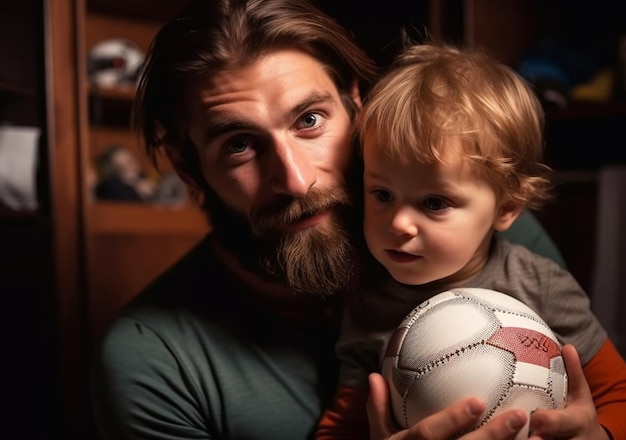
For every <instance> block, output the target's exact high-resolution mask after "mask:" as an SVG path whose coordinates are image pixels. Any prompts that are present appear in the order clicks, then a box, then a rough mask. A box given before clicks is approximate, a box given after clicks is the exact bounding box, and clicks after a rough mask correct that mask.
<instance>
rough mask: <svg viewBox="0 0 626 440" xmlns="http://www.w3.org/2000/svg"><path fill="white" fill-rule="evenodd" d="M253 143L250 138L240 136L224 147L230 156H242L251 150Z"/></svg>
mask: <svg viewBox="0 0 626 440" xmlns="http://www.w3.org/2000/svg"><path fill="white" fill-rule="evenodd" d="M251 146H252V141H251V139H250V138H249V137H245V136H240V137H236V138H234V139H231V140H230V141H228V142H227V143H226V144H225V145H224V150H225V151H226V152H227V153H228V154H241V153H243V152H245V151H246V150H247V149H249V148H251Z"/></svg>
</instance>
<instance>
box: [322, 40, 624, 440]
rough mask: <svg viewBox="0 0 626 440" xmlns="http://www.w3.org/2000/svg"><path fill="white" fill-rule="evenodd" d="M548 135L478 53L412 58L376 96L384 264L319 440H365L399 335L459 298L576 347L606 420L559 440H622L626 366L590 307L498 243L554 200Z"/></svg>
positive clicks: (370, 207) (532, 99)
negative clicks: (460, 291)
mask: <svg viewBox="0 0 626 440" xmlns="http://www.w3.org/2000/svg"><path fill="white" fill-rule="evenodd" d="M543 123H544V121H543V110H542V107H541V104H540V103H539V101H538V99H537V97H536V96H535V94H534V93H533V91H532V90H531V89H530V88H529V87H528V86H527V84H526V83H525V82H524V81H523V80H522V79H521V77H520V76H518V75H517V74H516V73H515V72H514V71H513V70H511V69H509V68H508V67H506V66H504V65H502V64H500V63H498V62H497V61H496V60H495V59H493V58H490V57H488V56H487V55H485V54H483V53H480V52H478V51H469V50H462V49H460V48H454V47H451V46H439V45H434V44H424V45H416V46H412V47H410V48H408V49H407V50H406V51H405V52H404V53H403V54H402V55H401V56H400V57H399V58H398V59H397V60H396V62H395V64H394V65H393V66H392V67H391V69H390V71H389V72H388V73H387V75H386V76H385V77H384V78H383V79H382V80H381V81H380V83H378V84H377V85H376V86H375V88H374V89H373V90H372V92H371V94H370V95H369V97H368V100H367V101H366V103H365V106H364V108H363V111H362V112H361V114H360V116H359V121H358V123H357V128H356V132H357V137H358V138H359V139H360V141H361V144H362V148H363V161H364V193H363V194H364V216H365V217H364V236H365V242H366V244H367V247H368V248H369V251H370V252H371V255H372V256H373V257H374V258H375V259H376V260H377V263H376V262H373V263H374V266H373V269H372V270H369V271H367V273H366V275H365V280H364V281H365V282H364V284H363V286H365V289H363V290H362V291H361V292H359V293H356V294H354V295H352V296H351V297H349V298H348V299H347V303H346V304H347V305H346V310H345V315H344V322H343V325H342V334H341V337H340V339H339V342H338V344H337V354H338V356H339V358H340V359H341V361H342V369H341V377H340V385H339V390H338V392H337V395H336V400H335V403H334V404H333V406H332V407H331V408H330V409H329V410H328V411H327V412H326V414H325V416H324V418H323V419H322V422H321V424H320V429H319V431H318V438H339V437H341V438H359V437H360V438H363V435H364V432H365V433H367V419H366V417H365V412H364V408H365V399H366V398H367V395H368V388H367V385H368V375H369V373H371V372H376V371H379V370H380V367H381V364H382V359H383V356H384V352H385V349H386V345H387V342H388V340H389V338H390V336H391V334H392V333H393V331H394V330H395V328H396V326H397V325H398V324H399V323H400V321H401V320H402V318H403V317H404V316H405V315H406V314H407V313H408V312H410V311H411V310H412V309H413V308H414V307H415V306H416V305H418V304H419V303H421V302H423V301H424V300H426V299H428V298H429V297H431V296H433V295H435V294H437V293H439V292H442V291H444V290H448V289H450V288H454V287H483V288H488V289H493V290H497V291H501V292H504V293H507V294H509V295H511V296H513V297H515V298H517V299H519V300H521V301H522V302H524V303H526V304H527V305H529V306H530V307H531V308H533V309H534V310H535V311H537V313H539V314H540V315H541V316H542V317H543V318H544V319H545V321H546V322H547V323H548V324H549V325H550V327H551V328H552V330H553V331H554V332H555V334H556V335H557V336H558V337H559V339H560V341H561V342H562V343H563V344H572V345H574V346H575V347H576V349H577V351H578V353H579V355H580V359H581V362H582V365H583V370H584V373H585V378H586V380H587V382H588V384H589V386H590V388H591V392H592V395H593V399H594V403H595V407H596V411H597V418H596V417H590V418H588V419H586V420H581V421H580V424H579V426H577V427H576V430H577V431H576V432H563V433H562V435H559V437H563V438H566V437H567V438H573V437H574V436H577V437H576V438H594V439H602V438H604V439H608V438H613V439H619V438H622V439H623V438H626V418H624V417H623V414H626V364H625V363H624V360H623V359H622V357H621V356H620V355H619V354H618V352H617V351H616V349H615V347H614V346H613V344H612V343H611V341H610V340H609V339H608V338H607V334H606V332H605V330H604V329H603V328H602V326H601V325H600V323H599V322H598V320H597V319H596V317H595V316H594V315H593V314H592V312H591V310H590V307H589V306H590V303H589V299H588V296H587V294H586V293H585V292H584V291H583V289H582V288H581V287H580V286H579V285H578V283H577V282H576V280H575V279H574V278H573V276H572V275H571V274H570V273H569V272H567V271H566V270H564V269H563V268H562V267H560V266H559V265H558V264H556V263H554V262H553V261H552V260H549V259H546V258H544V257H540V256H538V255H535V254H533V253H531V252H530V251H528V250H527V249H526V248H524V247H521V246H519V245H514V244H512V243H510V242H508V241H506V240H505V239H503V238H501V237H500V236H499V235H498V234H497V233H496V232H497V231H505V230H506V229H507V228H509V226H510V225H511V224H512V223H513V221H514V220H515V219H516V218H517V217H518V215H519V214H520V212H521V211H522V210H523V209H524V208H525V207H528V208H531V209H532V208H538V207H540V206H541V204H542V203H543V202H545V201H546V200H547V199H548V189H549V180H548V177H547V173H548V172H549V168H548V167H546V166H544V165H543V164H542V163H541V157H542V147H543V142H544V141H543V137H542V136H543ZM378 263H380V264H378ZM380 265H382V268H384V269H386V271H387V272H388V274H389V275H391V277H389V276H380V275H381V273H380V272H382V271H381V270H380V269H381V266H380ZM376 268H378V269H379V270H376ZM377 280H379V281H377ZM380 280H382V281H380ZM568 410H571V413H570V414H571V415H572V416H573V417H578V416H577V415H574V412H575V411H576V408H573V407H571V408H569V407H568V408H566V410H565V411H568ZM359 429H360V430H361V433H360V434H358V435H357V434H354V433H355V432H357V431H359ZM607 432H608V433H610V435H612V437H609V436H608V434H607ZM365 435H366V434H365Z"/></svg>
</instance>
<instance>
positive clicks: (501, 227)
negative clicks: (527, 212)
mask: <svg viewBox="0 0 626 440" xmlns="http://www.w3.org/2000/svg"><path fill="white" fill-rule="evenodd" d="M523 209H524V205H522V204H520V203H516V202H514V201H513V200H505V201H503V202H502V203H500V207H499V208H498V213H497V214H496V218H495V219H494V222H493V228H494V229H495V230H496V231H500V232H502V231H506V230H507V229H509V228H510V227H511V225H512V224H513V222H514V221H515V220H516V219H517V217H519V215H520V214H521V213H522V210H523Z"/></svg>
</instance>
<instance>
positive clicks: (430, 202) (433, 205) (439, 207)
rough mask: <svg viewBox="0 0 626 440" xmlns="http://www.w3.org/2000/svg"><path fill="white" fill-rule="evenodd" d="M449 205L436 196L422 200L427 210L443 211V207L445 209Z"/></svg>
mask: <svg viewBox="0 0 626 440" xmlns="http://www.w3.org/2000/svg"><path fill="white" fill-rule="evenodd" d="M449 207H450V204H449V203H448V202H447V201H445V200H443V199H440V198H438V197H429V198H427V199H426V200H424V208H426V209H427V210H429V211H443V210H444V209H447V208H449Z"/></svg>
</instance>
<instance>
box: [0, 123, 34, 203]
mask: <svg viewBox="0 0 626 440" xmlns="http://www.w3.org/2000/svg"><path fill="white" fill-rule="evenodd" d="M39 135H40V129H39V128H37V127H19V126H12V125H0V204H1V205H4V206H7V207H9V208H11V209H15V210H18V211H21V210H35V209H37V207H38V203H37V176H36V175H37V145H38V142H39Z"/></svg>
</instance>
